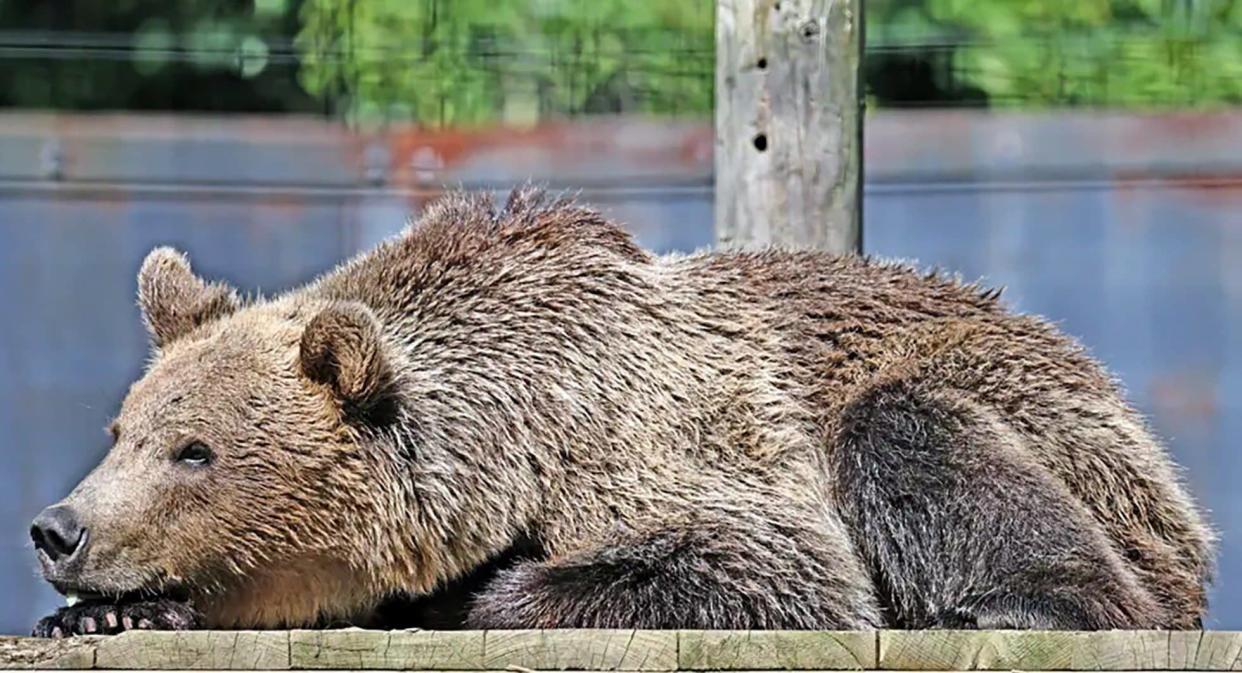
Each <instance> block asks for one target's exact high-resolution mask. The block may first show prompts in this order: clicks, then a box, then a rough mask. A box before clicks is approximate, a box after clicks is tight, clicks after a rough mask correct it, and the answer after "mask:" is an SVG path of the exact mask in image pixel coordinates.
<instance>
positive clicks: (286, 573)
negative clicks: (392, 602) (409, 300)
mask: <svg viewBox="0 0 1242 673" xmlns="http://www.w3.org/2000/svg"><path fill="white" fill-rule="evenodd" d="M138 285H139V304H140V306H141V309H142V312H143V316H144V318H145V321H146V323H147V326H148V328H149V331H150V335H151V340H152V343H153V347H154V348H153V350H154V354H153V359H152V361H151V363H150V365H149V367H148V369H147V371H146V373H145V374H144V375H143V377H142V378H141V379H140V380H138V381H137V382H136V383H134V384H133V386H132V387H131V389H130V390H129V393H128V395H127V396H126V398H125V400H124V402H123V404H122V406H121V409H120V413H119V414H118V415H117V417H116V419H115V421H114V422H113V423H112V424H111V426H110V428H109V430H110V433H111V436H112V439H113V446H112V448H111V450H110V451H109V453H108V454H107V456H106V457H105V459H104V460H103V461H102V462H101V463H100V464H99V465H98V466H97V467H96V468H95V469H94V470H93V471H92V472H91V473H90V474H89V475H88V476H87V477H86V478H85V479H84V480H83V481H82V482H81V483H80V484H79V485H78V486H77V487H76V488H75V489H74V490H73V492H72V493H71V494H70V495H69V496H68V497H67V498H65V500H63V501H62V502H60V503H58V504H56V505H53V506H52V507H49V508H48V509H46V510H44V512H43V513H42V514H40V515H39V517H38V518H37V519H36V520H35V522H34V525H33V526H32V529H31V535H32V537H33V539H34V542H35V546H36V549H37V551H36V553H37V556H38V558H39V562H40V565H41V567H42V571H43V574H44V577H45V578H46V579H47V581H49V582H50V583H51V584H53V586H55V587H56V588H57V589H58V590H59V591H61V592H62V593H64V594H66V595H67V596H72V595H75V594H76V595H79V596H83V597H94V598H96V599H100V600H103V599H111V600H128V599H131V598H136V597H141V596H161V597H169V596H178V597H183V598H185V599H188V600H191V601H193V603H194V604H195V605H196V607H197V608H198V609H199V610H201V611H202V612H203V614H204V615H205V617H206V621H207V625H208V626H214V627H219V628H224V627H276V626H282V625H284V626H294V625H310V624H314V623H315V622H316V621H317V620H320V619H324V618H349V617H351V616H353V615H354V614H357V612H358V611H359V610H364V609H366V608H367V607H368V606H369V604H370V602H371V601H372V600H373V599H374V598H375V597H376V596H377V595H382V594H384V593H385V592H392V591H394V589H395V588H400V589H403V590H409V589H413V590H416V591H417V590H420V589H427V588H430V587H431V586H432V585H434V584H435V583H436V582H437V581H439V580H441V579H442V578H443V575H444V574H445V573H446V572H451V569H446V568H444V567H443V566H444V564H443V563H439V564H437V563H436V562H435V559H434V558H429V557H428V556H427V555H425V554H424V555H420V553H419V551H418V550H419V549H421V546H420V545H419V544H418V543H417V542H418V541H417V538H419V537H425V535H424V534H422V533H420V532H419V529H418V528H417V526H418V521H419V520H420V517H418V516H415V515H414V513H412V512H411V511H410V508H411V507H412V505H411V503H413V502H416V501H417V498H416V497H413V496H412V495H411V493H410V488H411V487H410V485H409V484H408V478H404V477H403V476H402V475H401V474H399V472H400V471H401V469H402V468H401V465H402V462H401V457H400V456H398V455H396V454H397V453H399V451H400V446H399V445H400V444H401V442H400V441H397V440H393V439H392V438H391V437H389V438H388V440H386V441H381V435H383V434H384V433H385V432H386V430H385V428H386V424H390V423H392V422H393V419H392V418H385V416H391V415H392V414H395V413H397V411H396V410H395V408H389V407H390V406H391V405H392V404H393V402H392V399H391V398H392V396H393V395H394V394H395V393H394V392H393V382H394V379H395V377H396V371H395V368H394V366H393V358H392V357H391V356H390V355H389V352H390V350H391V349H389V347H388V346H387V345H386V344H385V341H384V337H383V335H382V331H381V329H380V326H379V323H378V322H377V319H376V317H375V315H374V314H373V313H372V311H371V310H369V309H368V308H367V307H366V306H364V305H363V304H361V303H358V302H353V301H338V300H327V299H323V298H319V297H313V296H310V295H308V294H305V293H301V294H299V293H294V294H291V295H289V296H287V297H283V298H280V299H277V300H273V301H267V302H258V301H256V302H249V303H246V302H243V301H242V299H241V298H240V297H239V296H238V294H237V292H235V291H234V290H232V289H231V288H229V287H227V286H225V285H222V284H216V283H207V282H205V281H203V280H201V279H200V278H198V277H197V276H195V275H194V274H193V273H192V272H191V269H190V266H189V263H188V261H187V260H186V258H185V257H184V256H182V255H181V254H180V253H177V252H175V251H173V250H171V249H167V248H162V249H157V250H155V251H153V252H152V253H151V254H150V255H149V256H148V257H147V259H146V261H145V262H144V263H143V266H142V269H141V271H140V272H139V276H138ZM386 405H388V406H386ZM429 534H430V533H429ZM434 534H436V535H439V534H441V533H434ZM433 546H434V545H433ZM440 546H441V547H443V545H440ZM398 576H400V577H398Z"/></svg>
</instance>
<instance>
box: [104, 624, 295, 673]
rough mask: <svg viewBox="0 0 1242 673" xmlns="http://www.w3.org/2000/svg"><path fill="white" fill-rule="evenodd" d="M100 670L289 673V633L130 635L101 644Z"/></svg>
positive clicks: (165, 632)
mask: <svg viewBox="0 0 1242 673" xmlns="http://www.w3.org/2000/svg"><path fill="white" fill-rule="evenodd" d="M95 668H107V669H147V670H150V669H176V670H203V669H208V670H210V669H218V670H233V671H239V670H245V671H274V670H286V669H288V668H289V633H288V632H287V631H164V632H157V631H128V632H126V633H122V634H120V635H117V636H109V637H105V638H101V639H99V642H98V644H97V645H96V652H95Z"/></svg>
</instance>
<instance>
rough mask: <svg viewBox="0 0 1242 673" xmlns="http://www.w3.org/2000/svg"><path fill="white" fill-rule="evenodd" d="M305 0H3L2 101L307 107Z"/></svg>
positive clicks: (310, 101)
mask: <svg viewBox="0 0 1242 673" xmlns="http://www.w3.org/2000/svg"><path fill="white" fill-rule="evenodd" d="M300 3H301V0H178V1H177V2H167V1H166V0H111V1H109V2H98V1H96V0H55V1H48V0H0V106H17V107H28V108H52V109H79V110H115V109H159V110H210V111H231V112H261V111H272V112H277V111H299V110H301V111H310V110H315V109H316V108H317V106H319V105H320V104H321V103H320V101H317V100H316V99H315V98H314V97H313V96H310V95H308V94H307V93H306V92H305V91H304V90H303V89H302V88H301V87H300V86H299V85H298V82H297V65H298V62H297V59H296V54H294V53H293V51H292V45H291V41H290V38H289V36H291V35H292V34H294V33H295V32H296V31H297V29H298V14H297V11H298V7H299V5H300Z"/></svg>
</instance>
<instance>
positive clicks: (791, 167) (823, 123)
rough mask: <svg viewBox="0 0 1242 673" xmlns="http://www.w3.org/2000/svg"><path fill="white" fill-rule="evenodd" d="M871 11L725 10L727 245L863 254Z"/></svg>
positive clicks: (757, 1)
mask: <svg viewBox="0 0 1242 673" xmlns="http://www.w3.org/2000/svg"><path fill="white" fill-rule="evenodd" d="M862 4H863V0H718V2H717V3H716V146H715V163H716V166H715V168H716V239H717V242H718V243H719V244H720V245H721V246H725V247H759V246H763V245H767V244H784V245H797V246H803V247H816V248H822V249H827V250H831V251H834V252H853V251H856V250H858V247H859V243H860V239H861V234H860V224H859V222H860V219H861V218H860V208H861V203H860V202H859V184H860V182H859V180H860V172H861V161H862V159H861V154H862V147H861V124H862V114H861V110H860V103H859V101H860V100H861V99H860V93H861V88H860V86H861V85H860V77H859V64H860V63H861V39H862V25H861V24H862Z"/></svg>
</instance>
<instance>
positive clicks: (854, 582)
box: [467, 502, 881, 629]
mask: <svg viewBox="0 0 1242 673" xmlns="http://www.w3.org/2000/svg"><path fill="white" fill-rule="evenodd" d="M768 504H769V505H771V504H772V503H771V502H769V503H768ZM849 546H850V545H849V541H848V539H845V537H844V532H843V531H841V536H840V539H836V538H834V537H833V536H831V535H827V534H825V533H824V532H823V531H819V532H817V531H814V530H809V529H807V527H805V526H798V525H795V524H792V522H790V523H789V524H776V523H774V522H770V521H766V520H758V519H755V518H752V517H751V516H750V515H748V513H747V512H743V511H731V512H728V513H721V514H720V515H718V516H713V515H712V514H711V513H709V512H699V513H696V514H695V516H693V517H691V518H688V519H685V520H681V521H678V522H676V523H669V524H661V525H657V526H653V527H648V528H645V529H644V530H643V531H642V532H637V531H635V532H628V533H623V534H619V535H618V536H616V538H615V539H610V540H608V541H607V542H606V543H604V544H602V545H599V546H597V547H593V548H588V549H584V550H581V551H578V552H574V553H571V554H566V555H563V556H560V557H554V558H552V559H549V560H547V561H529V562H525V563H521V564H519V565H517V566H516V567H514V568H511V569H509V570H505V571H502V572H501V573H500V574H499V575H498V576H497V578H496V579H495V580H494V581H493V582H492V583H491V585H489V586H488V588H487V589H486V590H484V591H483V592H482V593H481V594H479V596H478V597H477V598H476V600H475V602H474V606H473V608H472V609H471V611H470V615H469V618H468V619H467V623H468V625H469V627H470V628H476V629H531V628H614V629H632V628H640V629H872V628H877V627H878V626H879V625H880V621H881V620H880V614H879V611H878V609H877V607H876V603H875V596H874V591H873V588H872V586H871V582H870V580H869V579H868V578H867V576H866V573H865V571H864V570H863V568H862V567H861V565H860V564H859V563H858V562H857V559H856V558H855V557H854V555H853V553H852V552H851V551H850V550H849Z"/></svg>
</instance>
